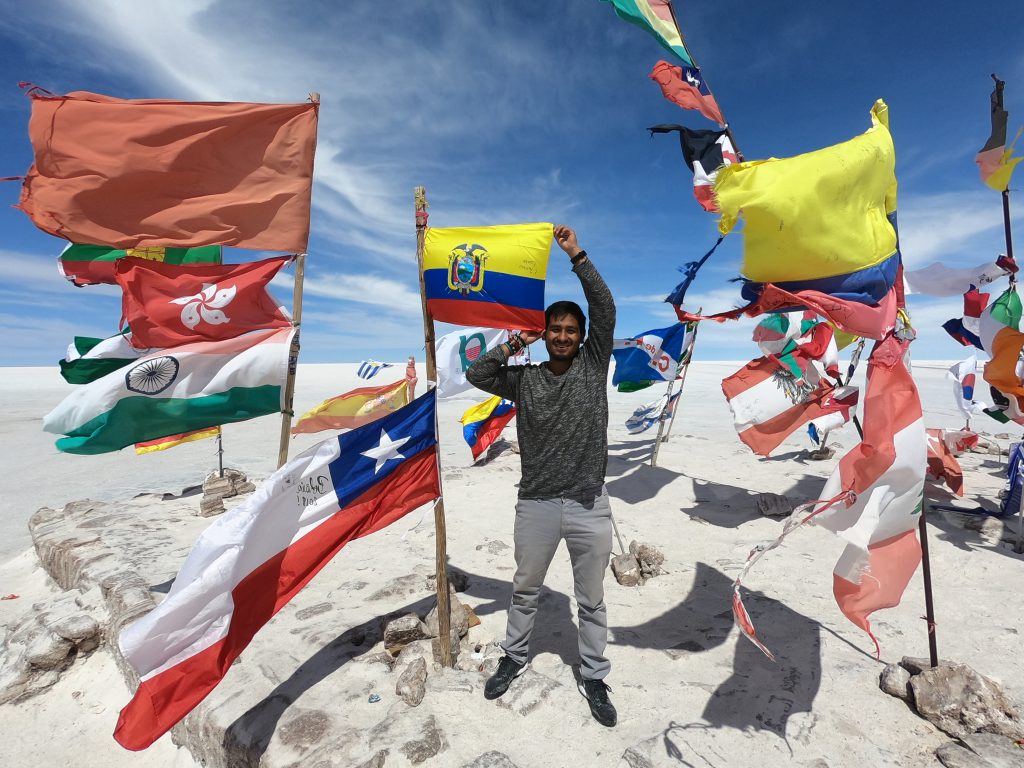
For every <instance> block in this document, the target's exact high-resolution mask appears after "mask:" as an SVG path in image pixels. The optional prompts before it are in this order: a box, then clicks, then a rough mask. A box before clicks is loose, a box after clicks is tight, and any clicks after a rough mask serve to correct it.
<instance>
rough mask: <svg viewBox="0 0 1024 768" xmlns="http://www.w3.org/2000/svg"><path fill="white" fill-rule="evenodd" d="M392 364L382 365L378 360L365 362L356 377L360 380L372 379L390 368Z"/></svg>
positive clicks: (361, 364)
mask: <svg viewBox="0 0 1024 768" xmlns="http://www.w3.org/2000/svg"><path fill="white" fill-rule="evenodd" d="M391 366H392V363H380V362H378V361H376V360H363V361H362V362H361V363H360V364H359V370H358V371H356V376H358V377H359V378H360V379H372V378H373V377H374V376H376V375H377V374H378V373H380V372H381V370H382V369H384V368H390V367H391Z"/></svg>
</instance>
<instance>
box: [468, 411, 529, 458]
mask: <svg viewBox="0 0 1024 768" xmlns="http://www.w3.org/2000/svg"><path fill="white" fill-rule="evenodd" d="M515 415H516V407H515V405H514V404H513V403H512V401H511V400H504V399H502V398H501V397H499V396H498V395H494V396H493V397H490V398H488V399H487V400H484V401H483V402H482V403H479V404H477V405H474V406H472V407H471V408H469V409H467V410H466V412H465V413H464V414H462V418H461V419H460V420H459V421H461V422H462V437H463V439H465V441H466V443H467V444H468V445H469V449H470V451H472V453H473V460H474V461H475V460H476V459H478V458H479V457H480V454H482V453H483V452H484V451H486V450H487V449H488V448H489V447H490V446H491V444H492V443H494V441H495V440H497V439H498V438H499V437H500V436H501V431H502V430H503V429H505V427H506V426H508V423H509V422H510V421H512V418H513V417H514V416H515Z"/></svg>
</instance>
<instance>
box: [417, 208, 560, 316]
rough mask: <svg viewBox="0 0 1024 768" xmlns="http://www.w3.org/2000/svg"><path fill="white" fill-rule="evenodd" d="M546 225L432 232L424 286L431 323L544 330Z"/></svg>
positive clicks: (425, 259)
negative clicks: (440, 322) (432, 320)
mask: <svg viewBox="0 0 1024 768" xmlns="http://www.w3.org/2000/svg"><path fill="white" fill-rule="evenodd" d="M553 229H554V228H553V227H552V225H551V224H547V223H542V224H511V225H505V226H497V227H446V228H438V227H431V228H430V229H428V230H427V234H426V239H425V241H424V246H423V284H424V286H425V290H426V294H427V308H428V310H429V311H430V314H431V316H432V317H433V318H434V319H435V320H440V321H442V322H445V323H454V324H455V325H476V326H482V327H485V328H518V329H521V330H526V331H542V330H544V281H545V279H546V278H547V273H548V255H549V253H550V251H551V241H552V238H553V234H552V230H553Z"/></svg>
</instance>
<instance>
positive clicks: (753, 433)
mask: <svg viewBox="0 0 1024 768" xmlns="http://www.w3.org/2000/svg"><path fill="white" fill-rule="evenodd" d="M722 391H723V392H724V393H725V398H726V400H728V401H729V409H730V410H731V411H732V417H733V422H734V425H735V427H736V432H737V434H738V435H739V437H740V440H742V441H743V442H744V443H745V444H746V445H747V446H748V447H749V448H750V450H752V451H753V452H754V453H756V454H759V455H761V456H767V455H769V454H770V453H771V452H772V451H773V450H775V449H776V448H778V447H779V445H780V444H781V443H782V441H783V440H785V439H786V438H787V437H789V435H791V434H793V432H795V431H796V430H797V429H799V428H800V427H802V426H803V425H804V424H806V423H807V422H809V421H812V420H816V419H820V418H822V417H824V416H827V415H829V414H840V419H841V421H842V422H844V423H845V421H846V420H847V419H848V418H849V410H850V408H851V407H853V406H854V405H856V403H857V392H856V388H855V387H841V388H839V389H836V388H835V387H833V386H832V385H831V384H829V383H828V382H827V381H826V380H824V379H821V380H819V381H817V382H816V385H815V387H814V388H813V389H811V390H807V389H805V388H803V387H802V385H801V384H800V383H799V382H798V381H797V380H796V379H795V378H794V377H793V376H792V374H790V373H789V371H788V370H787V369H784V368H782V367H781V366H780V365H779V363H778V362H776V361H775V360H772V359H770V358H767V357H759V358H758V359H756V360H751V361H750V362H749V363H747V364H746V365H745V366H743V367H742V368H741V369H740V370H738V371H736V373H734V374H733V375H732V376H729V377H728V378H726V379H723V380H722ZM844 412H845V413H846V416H842V414H843V413H844Z"/></svg>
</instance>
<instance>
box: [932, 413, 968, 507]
mask: <svg viewBox="0 0 1024 768" xmlns="http://www.w3.org/2000/svg"><path fill="white" fill-rule="evenodd" d="M927 433H928V471H927V475H928V477H930V478H931V479H933V480H939V481H942V482H944V483H945V484H946V485H947V486H948V487H949V490H951V491H952V492H953V493H955V494H956V495H957V496H963V495H964V473H963V469H961V467H960V462H959V461H957V460H956V457H957V456H959V455H960V454H961V453H963V452H964V451H966V450H969V449H970V448H973V447H974V446H975V445H977V444H978V436H977V435H976V434H975V433H974V432H967V431H965V430H957V431H952V432H950V431H947V430H944V429H929V430H927Z"/></svg>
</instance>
